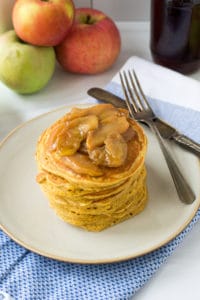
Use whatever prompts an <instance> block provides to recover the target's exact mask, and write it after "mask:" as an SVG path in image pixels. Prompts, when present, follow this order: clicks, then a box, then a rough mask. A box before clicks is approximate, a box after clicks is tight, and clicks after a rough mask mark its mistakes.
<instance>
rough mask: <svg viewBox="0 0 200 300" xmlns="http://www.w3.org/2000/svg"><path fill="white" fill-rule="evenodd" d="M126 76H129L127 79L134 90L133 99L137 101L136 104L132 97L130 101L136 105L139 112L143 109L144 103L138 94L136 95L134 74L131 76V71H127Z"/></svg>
mask: <svg viewBox="0 0 200 300" xmlns="http://www.w3.org/2000/svg"><path fill="white" fill-rule="evenodd" d="M133 72H134V71H133ZM128 75H129V79H130V82H131V84H132V87H133V90H134V93H135V98H136V99H137V102H136V99H134V98H133V97H132V100H133V101H134V102H136V103H137V105H138V108H139V110H141V109H145V106H144V103H143V101H142V100H141V97H140V94H139V93H138V88H137V82H136V83H135V78H134V74H133V75H132V74H131V71H130V70H128Z"/></svg>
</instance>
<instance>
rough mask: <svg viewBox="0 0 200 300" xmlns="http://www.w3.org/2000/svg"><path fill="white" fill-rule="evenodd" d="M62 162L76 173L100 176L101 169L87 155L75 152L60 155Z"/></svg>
mask: <svg viewBox="0 0 200 300" xmlns="http://www.w3.org/2000/svg"><path fill="white" fill-rule="evenodd" d="M62 161H63V162H64V164H65V165H66V166H67V167H68V168H70V169H71V170H72V171H74V172H75V173H77V174H87V175H89V176H96V177H97V176H101V175H102V174H103V172H102V170H101V169H100V168H99V167H98V166H97V165H95V164H94V163H93V162H92V161H91V160H90V159H89V157H88V156H87V155H84V154H81V153H76V154H74V155H71V156H64V157H62Z"/></svg>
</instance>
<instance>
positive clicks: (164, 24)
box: [150, 0, 200, 73]
mask: <svg viewBox="0 0 200 300" xmlns="http://www.w3.org/2000/svg"><path fill="white" fill-rule="evenodd" d="M150 43H151V44H150V47H151V53H152V57H153V59H154V61H155V62H156V63H158V64H161V65H164V66H166V67H169V68H171V69H174V70H176V71H179V72H182V73H191V72H193V71H195V70H197V69H198V68H200V0H196V1H195V0H194V1H190V0H182V1H181V0H171V1H168V0H151V41H150Z"/></svg>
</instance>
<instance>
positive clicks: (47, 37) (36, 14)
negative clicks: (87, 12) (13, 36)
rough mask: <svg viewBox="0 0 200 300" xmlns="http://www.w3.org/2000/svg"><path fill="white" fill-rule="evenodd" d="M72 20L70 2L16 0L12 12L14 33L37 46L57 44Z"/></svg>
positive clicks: (65, 0) (72, 13) (72, 10)
mask: <svg viewBox="0 0 200 300" xmlns="http://www.w3.org/2000/svg"><path fill="white" fill-rule="evenodd" d="M73 19H74V4H73V1H72V0H28V1H27V0H16V2H15V5H14V7H13V12H12V20H13V26H14V29H15V32H16V33H17V35H18V36H19V37H20V38H21V39H22V40H23V41H25V42H27V43H30V44H33V45H37V46H55V45H57V44H59V43H60V42H61V41H62V40H63V39H64V37H65V36H66V34H67V33H68V31H69V29H70V27H71V26H72V23H73Z"/></svg>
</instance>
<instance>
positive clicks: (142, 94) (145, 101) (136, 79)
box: [131, 69, 151, 109]
mask: <svg viewBox="0 0 200 300" xmlns="http://www.w3.org/2000/svg"><path fill="white" fill-rule="evenodd" d="M132 72H133V76H134V79H135V82H136V84H137V87H138V90H139V92H140V95H141V96H142V99H143V101H144V102H143V103H145V104H146V106H147V107H148V109H151V107H150V105H149V103H148V101H147V98H146V96H145V94H144V92H143V89H142V87H141V84H140V82H139V79H138V77H137V75H136V73H135V71H134V69H133V70H132ZM131 78H132V76H131ZM132 81H133V80H132ZM138 98H139V99H140V97H139V95H138ZM140 102H141V100H140Z"/></svg>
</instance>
